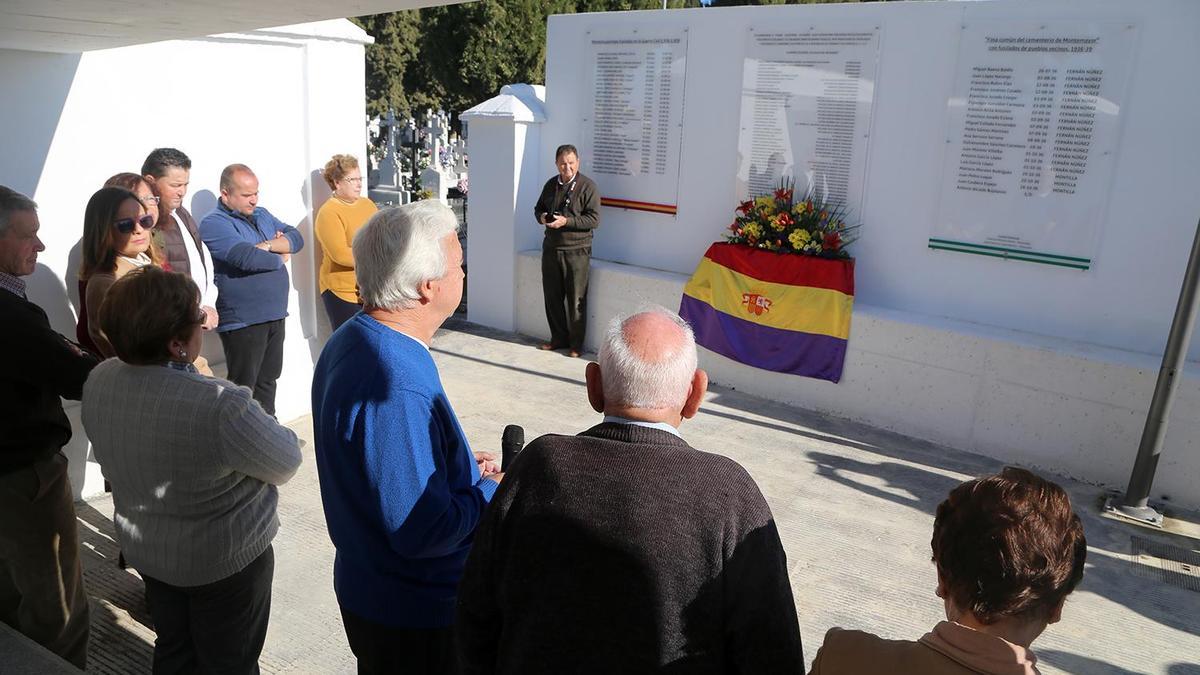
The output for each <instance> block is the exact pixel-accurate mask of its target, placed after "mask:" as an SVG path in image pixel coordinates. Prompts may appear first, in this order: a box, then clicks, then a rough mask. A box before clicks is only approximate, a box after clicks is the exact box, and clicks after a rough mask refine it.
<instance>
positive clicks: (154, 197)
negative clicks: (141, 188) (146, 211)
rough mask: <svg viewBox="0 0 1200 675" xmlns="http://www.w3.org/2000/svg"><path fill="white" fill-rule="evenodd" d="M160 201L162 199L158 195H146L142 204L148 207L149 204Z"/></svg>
mask: <svg viewBox="0 0 1200 675" xmlns="http://www.w3.org/2000/svg"><path fill="white" fill-rule="evenodd" d="M160 201H162V199H161V198H160V197H159V196H158V195H146V198H145V199H143V200H142V203H143V204H145V205H147V206H149V205H150V204H157V203H159V202H160Z"/></svg>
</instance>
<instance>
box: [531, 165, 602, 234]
mask: <svg viewBox="0 0 1200 675" xmlns="http://www.w3.org/2000/svg"><path fill="white" fill-rule="evenodd" d="M555 213H560V214H562V215H564V216H566V217H567V224H566V225H563V226H562V227H560V228H558V229H551V228H549V227H547V228H546V238H545V240H544V241H543V243H542V247H543V248H550V249H558V250H570V249H577V248H586V247H588V246H591V245H592V230H594V229H596V227H597V226H598V225H599V224H600V189H599V188H598V187H596V182H595V181H594V180H592V179H591V178H588V177H587V176H585V175H583V174H582V173H578V174H575V178H574V180H572V181H571V182H570V183H567V184H566V185H560V184H559V182H558V176H554V177H552V178H551V179H550V180H548V181H546V184H545V185H544V186H542V194H541V195H540V196H539V197H538V200H537V204H535V205H534V207H533V217H534V218H535V219H536V220H537V222H538V223H539V224H545V221H546V220H547V219H548V218H547V216H553V214H555Z"/></svg>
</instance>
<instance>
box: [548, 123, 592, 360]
mask: <svg viewBox="0 0 1200 675" xmlns="http://www.w3.org/2000/svg"><path fill="white" fill-rule="evenodd" d="M554 165H555V166H556V167H557V168H558V175H557V176H555V177H553V178H551V179H550V180H548V181H546V185H545V186H543V187H542V194H541V196H539V197H538V200H537V204H535V205H534V207H533V216H534V218H537V221H538V223H539V224H541V225H545V226H546V233H545V237H544V238H543V239H542V295H543V298H544V299H545V302H546V322H547V323H549V324H550V341H549V342H547V343H546V344H543V345H542V349H569V350H570V354H571V356H579V353H580V352H582V351H583V333H584V329H585V328H587V289H588V272H589V270H590V268H591V260H592V230H595V229H596V226H597V225H599V224H600V190H599V189H598V188H597V187H596V183H595V181H593V180H592V179H591V178H588V177H587V176H585V175H583V174H581V173H579V153H578V151H576V150H575V146H573V145H560V146H558V149H557V150H555V152H554Z"/></svg>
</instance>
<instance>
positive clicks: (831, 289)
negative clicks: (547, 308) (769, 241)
mask: <svg viewBox="0 0 1200 675" xmlns="http://www.w3.org/2000/svg"><path fill="white" fill-rule="evenodd" d="M853 305H854V261H853V260H851V259H829V258H816V257H811V256H799V255H794V254H781V253H772V252H770V251H762V250H758V249H753V248H749V247H746V246H740V245H737V244H725V243H718V244H713V245H712V246H710V247H709V248H708V252H707V253H705V254H704V258H703V259H702V260H701V261H700V265H699V266H697V267H696V272H695V273H694V274H693V275H692V279H691V281H689V282H688V283H687V285H686V286H684V287H683V300H682V301H681V303H680V306H679V314H680V315H681V316H682V317H683V318H684V319H686V320H687V321H688V323H690V324H691V325H692V329H693V330H694V331H695V333H696V343H697V344H699V345H701V346H703V347H706V348H708V349H709V350H711V351H714V352H716V353H718V354H721V355H722V356H727V357H729V358H731V359H733V360H734V361H738V362H740V363H744V364H746V365H748V366H754V367H756V368H763V369H766V370H773V371H776V372H779V373H791V374H793V375H804V376H806V377H816V378H820V379H822V380H829V381H831V382H837V381H838V380H840V379H842V365H843V363H844V362H845V360H846V341H847V340H848V339H849V337H850V310H851V308H852V307H853Z"/></svg>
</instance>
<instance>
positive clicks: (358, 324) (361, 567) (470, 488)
mask: <svg viewBox="0 0 1200 675" xmlns="http://www.w3.org/2000/svg"><path fill="white" fill-rule="evenodd" d="M457 228H458V222H457V220H456V219H455V216H454V214H453V212H452V211H450V209H448V208H446V207H445V206H442V205H441V204H439V203H438V202H436V201H434V200H426V201H421V202H416V203H413V204H408V205H405V206H401V207H397V208H393V209H387V210H385V211H380V212H379V213H377V214H375V216H373V217H372V218H371V220H370V221H368V222H367V224H366V225H364V226H363V227H362V229H361V230H359V232H358V234H357V235H355V237H354V244H353V253H354V265H355V271H356V274H357V277H358V286H359V294H360V295H361V296H362V300H363V311H362V312H360V313H359V314H357V315H356V316H355V317H354V318H352V319H351V320H349V321H347V322H346V323H345V324H343V325H342V327H341V328H340V329H339V330H338V332H337V333H335V334H334V336H333V337H332V338H331V339H330V340H329V342H328V343H327V344H326V345H325V348H324V350H322V352H321V358H320V359H319V360H318V362H317V366H316V372H315V373H314V374H313V392H312V398H313V401H312V407H313V427H314V429H315V433H316V455H317V469H318V472H319V474H320V480H321V500H322V502H323V504H324V507H325V520H326V522H327V524H328V527H329V535H330V537H331V538H332V539H333V544H334V546H335V547H336V549H337V556H336V559H335V561H334V568H333V579H334V588H335V590H336V591H337V598H338V604H339V605H340V606H341V610H342V620H343V622H344V624H345V627H346V636H347V638H348V639H349V642H350V648H351V650H352V651H353V652H354V655H355V656H356V657H357V658H358V672H360V673H384V672H386V673H392V672H414V673H452V672H456V661H457V656H456V654H455V651H454V648H453V629H452V624H453V622H454V605H455V592H456V590H457V588H458V581H459V578H460V577H461V575H462V570H463V566H464V565H465V563H466V558H467V552H468V550H469V549H470V546H471V541H472V538H473V536H474V534H475V528H476V525H477V524H478V523H479V520H480V518H481V517H482V515H483V512H484V508H485V507H486V506H487V504H488V502H489V501H490V500H491V498H492V495H493V494H494V493H495V491H496V487H497V485H498V484H499V482H500V479H501V478H502V474H499V473H497V467H496V465H495V463H494V462H492V461H490V459H491V458H490V457H488V456H485V455H483V454H482V453H478V454H473V453H472V452H471V449H470V447H469V445H468V444H467V439H466V437H465V436H464V434H463V430H462V427H461V426H459V423H458V419H457V418H456V417H455V415H454V410H453V408H452V407H451V406H450V401H449V400H448V399H447V398H446V392H445V390H444V389H443V388H442V383H441V379H440V378H439V376H438V370H437V365H436V364H435V363H434V361H433V357H432V356H431V355H430V353H429V344H430V342H431V341H432V339H433V334H434V332H435V331H437V329H438V327H439V326H441V325H442V323H443V322H444V321H445V320H446V319H447V318H449V317H450V315H452V314H453V313H454V310H455V308H457V307H458V303H459V300H461V299H462V289H463V278H464V274H463V270H462V263H463V252H462V246H461V245H460V244H459V242H458V237H457V234H456V231H457Z"/></svg>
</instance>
